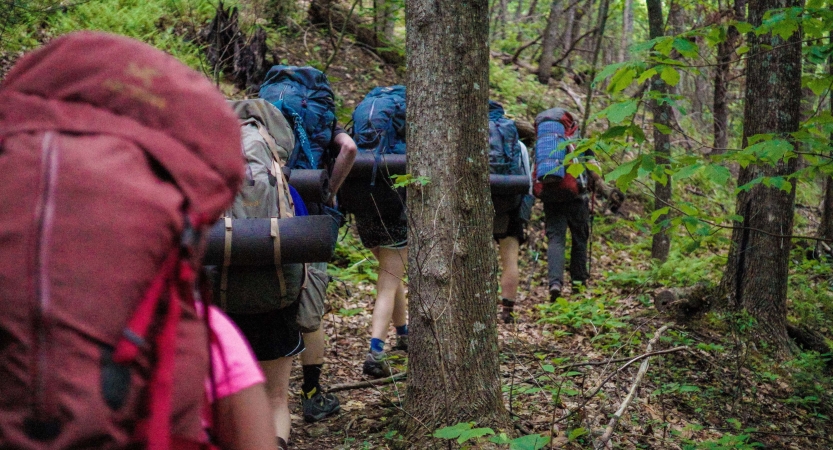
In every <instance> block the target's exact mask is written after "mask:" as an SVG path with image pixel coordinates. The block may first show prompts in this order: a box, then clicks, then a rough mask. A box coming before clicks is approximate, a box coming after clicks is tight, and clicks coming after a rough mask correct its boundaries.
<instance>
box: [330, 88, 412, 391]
mask: <svg viewBox="0 0 833 450" xmlns="http://www.w3.org/2000/svg"><path fill="white" fill-rule="evenodd" d="M353 138H354V140H355V141H356V143H357V145H358V147H359V152H360V154H361V155H363V156H365V158H364V159H363V160H364V161H366V162H370V164H371V166H372V169H371V170H370V171H369V172H367V171H365V173H364V174H363V175H362V176H354V177H351V178H349V179H348V181H347V184H346V185H345V188H344V189H343V192H342V195H341V197H340V198H341V201H342V204H343V206H344V208H345V209H346V210H347V211H349V212H350V213H352V214H353V215H354V217H355V219H356V229H357V230H358V233H359V238H360V239H361V242H362V245H363V246H364V247H365V248H367V249H369V250H370V251H371V253H373V256H374V257H375V258H376V260H377V261H378V262H379V269H378V279H377V281H376V302H375V304H374V306H373V318H372V325H371V333H370V336H371V337H370V344H369V349H368V353H367V356H366V357H365V361H364V364H363V366H362V373H363V374H364V375H366V376H368V377H370V378H383V377H387V376H390V375H391V369H390V365H389V364H388V362H387V361H386V357H387V356H386V353H385V340H386V339H387V336H388V331H389V328H390V325H391V323H393V326H394V328H395V330H396V336H397V342H396V344H395V346H394V347H393V349H394V350H403V351H407V349H408V319H407V309H408V305H407V302H406V300H405V286H404V283H403V281H402V280H403V277H404V276H405V264H406V262H407V260H408V220H407V215H406V210H405V189H404V188H398V189H394V188H392V186H391V183H392V180H391V178H390V176H391V175H392V174H393V172H392V170H393V164H392V161H393V157H395V156H399V157H400V162H401V164H400V166H401V167H399V169H404V158H403V157H404V155H405V86H402V85H396V86H390V87H377V88H374V89H373V90H372V91H370V92H369V93H368V94H367V95H366V96H365V98H364V99H363V100H362V101H361V102H360V103H359V104H358V105H357V106H356V109H355V110H354V111H353ZM357 169H358V167H357ZM400 172H401V173H403V174H404V171H403V170H400Z"/></svg>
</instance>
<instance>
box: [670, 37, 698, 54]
mask: <svg viewBox="0 0 833 450" xmlns="http://www.w3.org/2000/svg"><path fill="white" fill-rule="evenodd" d="M673 45H674V48H675V49H677V51H678V52H680V54H681V55H683V56H685V57H686V58H695V57H697V50H698V49H697V46H696V45H694V44H693V43H692V42H691V41H689V40H688V39H684V38H675V39H674V44H673Z"/></svg>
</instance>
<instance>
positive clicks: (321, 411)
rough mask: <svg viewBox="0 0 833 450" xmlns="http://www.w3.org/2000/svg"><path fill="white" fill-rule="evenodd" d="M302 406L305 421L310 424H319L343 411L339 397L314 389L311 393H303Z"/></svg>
mask: <svg viewBox="0 0 833 450" xmlns="http://www.w3.org/2000/svg"><path fill="white" fill-rule="evenodd" d="M301 406H302V407H303V409H304V421H306V422H308V423H312V422H318V421H319V420H321V419H324V418H325V417H329V416H332V415H333V414H335V413H337V412H339V411H341V406H340V405H339V404H338V397H336V396H335V395H333V394H326V393H323V392H319V391H318V389H313V390H312V392H310V393H302V394H301Z"/></svg>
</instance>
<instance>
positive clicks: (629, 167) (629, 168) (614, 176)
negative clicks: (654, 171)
mask: <svg viewBox="0 0 833 450" xmlns="http://www.w3.org/2000/svg"><path fill="white" fill-rule="evenodd" d="M641 162H642V160H641V159H634V160H633V161H628V162H626V163H624V164H622V165H620V166H619V167H617V168H615V169H613V170H611V171H610V172H608V174H607V175H605V181H607V182H611V181H617V180H618V179H619V178H621V177H623V176H624V175H626V174H628V173H630V172H633V171H635V170H636V169H638V168H639V166H640V165H641V164H640V163H641Z"/></svg>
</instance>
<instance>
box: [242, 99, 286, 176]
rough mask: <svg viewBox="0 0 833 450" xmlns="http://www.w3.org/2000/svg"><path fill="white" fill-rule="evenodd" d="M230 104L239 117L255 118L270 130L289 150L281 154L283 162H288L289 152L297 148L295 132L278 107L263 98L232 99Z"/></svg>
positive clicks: (244, 118)
mask: <svg viewBox="0 0 833 450" xmlns="http://www.w3.org/2000/svg"><path fill="white" fill-rule="evenodd" d="M229 104H230V105H231V107H232V109H233V110H234V112H235V113H237V118H238V119H240V120H243V121H245V120H249V119H255V120H257V121H258V122H260V123H261V124H263V125H264V126H265V127H266V129H267V130H269V135H271V136H272V138H273V139H275V143H276V144H278V147H279V148H280V149H284V150H286V151H287V154H282V155H279V156H280V157H281V159H282V160H283V162H284V163H286V162H287V161H288V159H289V154H288V152H291V151H292V149H293V148H295V134H294V133H293V132H292V128H290V126H289V122H287V120H286V118H285V117H284V116H283V114H282V113H281V112H280V111H279V110H278V108H276V107H275V105H273V104H271V103H269V102H267V101H266V100H263V99H262V98H255V99H249V100H236V101H233V100H230V101H229ZM279 151H280V150H279Z"/></svg>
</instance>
